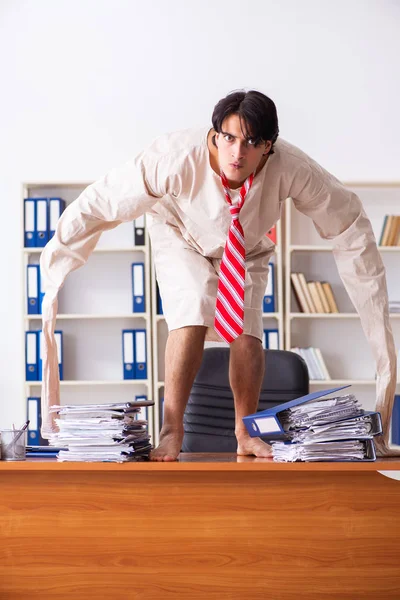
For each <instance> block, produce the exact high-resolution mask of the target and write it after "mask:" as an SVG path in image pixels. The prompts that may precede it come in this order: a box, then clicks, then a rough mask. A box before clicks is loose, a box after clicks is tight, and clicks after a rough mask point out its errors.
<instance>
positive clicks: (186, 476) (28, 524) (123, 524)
mask: <svg viewBox="0 0 400 600" xmlns="http://www.w3.org/2000/svg"><path fill="white" fill-rule="evenodd" d="M379 471H385V472H388V471H390V472H396V471H397V472H400V461H399V460H398V459H387V460H383V459H381V460H378V461H377V462H375V463H360V464H356V463H290V464H282V463H274V462H273V461H272V460H271V459H256V458H249V457H243V458H241V457H237V456H236V455H235V454H232V455H231V454H216V455H210V454H202V455H180V460H179V461H178V462H175V463H145V462H143V463H131V464H121V465H119V464H111V463H83V464H80V463H57V462H56V461H55V460H54V459H53V460H51V459H47V460H45V459H32V460H29V461H25V462H20V463H5V462H0V541H1V545H0V600H39V599H40V600H64V599H67V598H68V599H69V600H70V599H71V598H74V600H87V599H92V598H93V599H94V598H96V599H97V600H102V599H103V598H104V599H108V600H117V599H118V600H119V599H135V600H139V599H140V600H152V599H160V600H161V599H162V600H170V599H171V600H172V599H174V600H175V599H178V600H179V599H183V598H184V599H185V600H200V599H201V600H208V599H218V600H220V599H221V600H225V599H235V600H236V599H237V600H247V599H249V600H250V599H263V600H266V599H268V600H286V599H288V600H289V598H290V600H322V599H324V600H325V599H326V600H328V599H329V600H333V599H335V600H336V599H338V600H358V599H362V600H366V599H370V598H371V599H372V598H373V599H379V600H387V599H392V598H393V599H396V600H399V598H400V481H397V480H395V479H391V478H388V477H386V476H384V475H382V474H380V473H379Z"/></svg>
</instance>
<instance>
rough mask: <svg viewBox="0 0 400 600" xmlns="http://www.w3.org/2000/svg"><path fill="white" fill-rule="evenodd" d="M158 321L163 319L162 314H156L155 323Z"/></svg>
mask: <svg viewBox="0 0 400 600" xmlns="http://www.w3.org/2000/svg"><path fill="white" fill-rule="evenodd" d="M160 321H165V317H164V315H156V323H159V322H160Z"/></svg>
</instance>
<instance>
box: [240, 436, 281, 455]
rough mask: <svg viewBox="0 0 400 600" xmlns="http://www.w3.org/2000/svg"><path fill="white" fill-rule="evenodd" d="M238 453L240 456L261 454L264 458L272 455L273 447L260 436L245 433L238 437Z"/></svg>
mask: <svg viewBox="0 0 400 600" xmlns="http://www.w3.org/2000/svg"><path fill="white" fill-rule="evenodd" d="M237 441H238V447H237V454H239V455H240V456H259V457H262V458H270V457H272V448H271V446H270V445H269V444H266V443H265V442H263V441H262V440H260V438H256V437H254V438H253V437H250V436H249V435H247V436H246V435H243V436H240V437H237Z"/></svg>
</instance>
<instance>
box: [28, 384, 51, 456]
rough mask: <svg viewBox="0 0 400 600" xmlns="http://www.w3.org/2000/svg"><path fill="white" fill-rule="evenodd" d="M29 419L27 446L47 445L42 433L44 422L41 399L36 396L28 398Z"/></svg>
mask: <svg viewBox="0 0 400 600" xmlns="http://www.w3.org/2000/svg"><path fill="white" fill-rule="evenodd" d="M27 420H28V421H29V426H28V441H27V446H45V445H46V444H47V441H46V440H44V439H43V438H42V436H41V433H40V428H41V424H42V409H41V401H40V398H38V397H36V396H30V397H29V398H28V399H27Z"/></svg>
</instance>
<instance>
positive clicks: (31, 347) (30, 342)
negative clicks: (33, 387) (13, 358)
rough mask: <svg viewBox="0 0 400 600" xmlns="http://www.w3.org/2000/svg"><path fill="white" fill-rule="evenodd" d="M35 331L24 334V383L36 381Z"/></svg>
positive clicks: (36, 341) (36, 346)
mask: <svg viewBox="0 0 400 600" xmlns="http://www.w3.org/2000/svg"><path fill="white" fill-rule="evenodd" d="M37 333H38V332H37V331H26V332H25V377H26V381H38V376H39V373H38V335H37Z"/></svg>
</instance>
